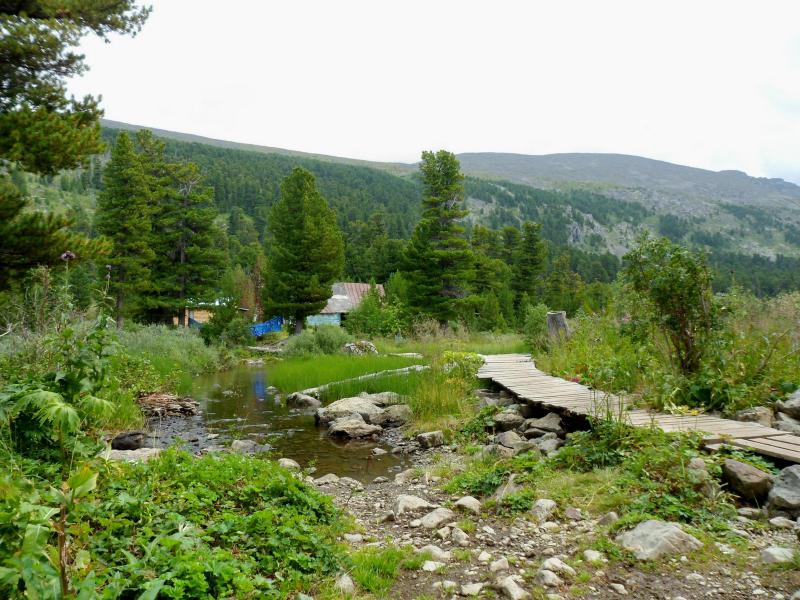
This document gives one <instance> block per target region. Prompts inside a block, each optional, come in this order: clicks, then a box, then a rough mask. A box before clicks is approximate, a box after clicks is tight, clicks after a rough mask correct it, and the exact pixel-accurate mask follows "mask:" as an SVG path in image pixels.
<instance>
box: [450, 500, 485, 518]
mask: <svg viewBox="0 0 800 600" xmlns="http://www.w3.org/2000/svg"><path fill="white" fill-rule="evenodd" d="M456 508H459V509H461V510H464V511H467V512H471V513H472V514H475V515H479V514H480V512H481V503H480V500H478V499H477V498H473V497H472V496H464V497H463V498H459V499H458V500H457V501H456Z"/></svg>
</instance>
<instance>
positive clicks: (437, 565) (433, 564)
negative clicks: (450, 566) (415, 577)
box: [422, 560, 445, 573]
mask: <svg viewBox="0 0 800 600" xmlns="http://www.w3.org/2000/svg"><path fill="white" fill-rule="evenodd" d="M444 566H445V564H444V563H443V562H439V561H436V560H426V561H425V562H424V563H422V570H423V571H427V572H428V573H433V572H434V571H438V570H439V569H441V568H442V567H444Z"/></svg>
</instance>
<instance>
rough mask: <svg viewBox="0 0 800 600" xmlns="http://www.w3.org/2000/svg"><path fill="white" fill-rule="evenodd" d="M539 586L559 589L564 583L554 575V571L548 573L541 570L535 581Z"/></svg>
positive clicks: (545, 570)
mask: <svg viewBox="0 0 800 600" xmlns="http://www.w3.org/2000/svg"><path fill="white" fill-rule="evenodd" d="M533 581H534V582H535V583H536V584H537V585H541V586H544V587H558V586H560V585H561V584H563V583H564V581H563V580H562V579H561V577H559V576H558V575H556V574H555V573H553V572H552V571H548V570H547V569H539V572H538V573H536V577H535V578H534V580H533Z"/></svg>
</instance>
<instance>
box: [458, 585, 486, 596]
mask: <svg viewBox="0 0 800 600" xmlns="http://www.w3.org/2000/svg"><path fill="white" fill-rule="evenodd" d="M482 589H483V584H482V583H465V584H464V585H462V586H461V595H462V596H477V595H478V594H480V593H481V590H482Z"/></svg>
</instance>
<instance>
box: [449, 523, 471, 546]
mask: <svg viewBox="0 0 800 600" xmlns="http://www.w3.org/2000/svg"><path fill="white" fill-rule="evenodd" d="M450 537H451V538H452V539H453V543H455V544H458V545H459V546H461V547H464V546H469V536H468V535H467V534H466V533H465V532H464V531H462V530H461V529H459V528H458V527H453V531H452V532H451V533H450Z"/></svg>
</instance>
